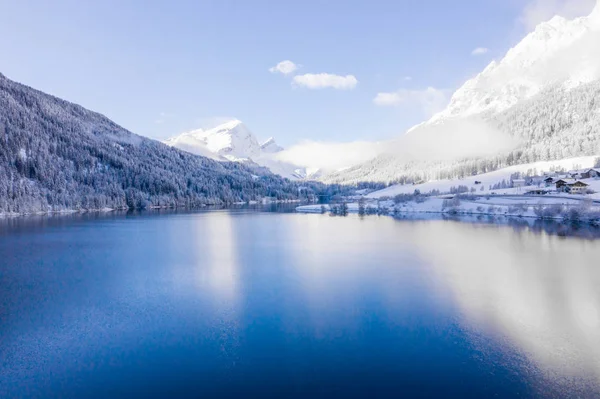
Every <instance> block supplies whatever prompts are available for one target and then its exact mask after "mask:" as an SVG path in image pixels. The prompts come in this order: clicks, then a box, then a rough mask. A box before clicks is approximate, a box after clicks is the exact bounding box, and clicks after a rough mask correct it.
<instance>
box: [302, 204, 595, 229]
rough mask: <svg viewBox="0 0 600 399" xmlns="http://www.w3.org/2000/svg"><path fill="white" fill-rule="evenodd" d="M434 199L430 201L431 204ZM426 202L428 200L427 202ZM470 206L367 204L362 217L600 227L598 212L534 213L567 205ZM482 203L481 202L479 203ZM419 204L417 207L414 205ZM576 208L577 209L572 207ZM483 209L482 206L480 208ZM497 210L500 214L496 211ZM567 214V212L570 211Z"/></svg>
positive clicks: (306, 208) (312, 209)
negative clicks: (427, 217) (515, 209)
mask: <svg viewBox="0 0 600 399" xmlns="http://www.w3.org/2000/svg"><path fill="white" fill-rule="evenodd" d="M431 200H433V198H432V199H430V201H431ZM426 202H427V201H426ZM467 204H468V205H470V207H468V208H467V209H461V208H452V209H448V210H446V209H442V208H441V207H440V208H438V209H431V208H430V209H419V207H418V205H421V204H416V203H414V204H403V206H398V205H395V204H389V203H384V204H383V206H380V207H373V206H369V205H366V206H365V209H364V211H363V213H362V216H391V217H396V218H397V217H410V216H419V215H431V216H438V217H439V218H440V219H444V218H458V219H460V218H482V217H485V218H488V219H496V218H507V219H508V218H510V219H514V220H519V219H520V220H534V221H535V220H539V221H555V222H577V223H583V224H587V225H590V226H600V215H599V214H598V213H595V214H592V213H590V214H586V213H585V212H583V210H581V209H578V211H579V212H580V213H575V214H573V215H570V216H569V215H565V214H564V213H561V214H558V213H557V214H554V215H551V214H547V215H538V214H535V210H534V209H533V208H535V207H541V208H540V212H545V211H547V212H550V211H551V210H554V211H553V212H558V210H559V209H560V211H561V212H564V211H565V209H569V205H565V204H546V205H545V206H544V205H539V204H538V205H531V204H518V205H520V206H521V207H522V208H519V211H520V212H509V208H510V206H502V205H490V208H493V209H494V210H495V211H494V212H489V211H485V210H478V209H477V208H475V209H474V208H473V204H475V205H476V204H478V203H467ZM479 204H481V203H479ZM415 205H417V206H415ZM347 206H348V214H356V215H361V213H360V212H359V209H358V203H348V204H347ZM571 207H572V208H575V206H571ZM478 208H481V205H479V206H478ZM496 211H497V212H496ZM296 212H297V213H304V214H326V213H329V214H331V215H332V216H343V215H336V214H334V213H332V209H331V207H330V206H329V205H326V204H324V205H303V206H299V207H296ZM567 212H568V211H567Z"/></svg>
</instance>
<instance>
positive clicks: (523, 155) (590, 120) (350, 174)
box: [324, 82, 600, 184]
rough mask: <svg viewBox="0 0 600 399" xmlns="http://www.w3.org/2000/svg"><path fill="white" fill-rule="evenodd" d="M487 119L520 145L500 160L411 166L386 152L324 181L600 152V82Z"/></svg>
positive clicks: (547, 93)
mask: <svg viewBox="0 0 600 399" xmlns="http://www.w3.org/2000/svg"><path fill="white" fill-rule="evenodd" d="M483 118H484V119H485V120H486V123H487V124H488V125H489V126H492V127H494V128H495V129H497V130H498V131H502V132H508V133H510V135H511V136H512V137H514V138H515V139H516V140H518V141H519V142H520V145H518V147H517V148H515V149H514V150H513V151H509V152H505V153H502V154H498V155H495V156H487V157H473V158H462V159H456V160H452V161H448V160H444V161H435V160H422V161H410V162H407V161H406V160H405V159H404V158H403V157H397V156H395V155H394V154H384V155H381V156H379V157H377V158H375V159H373V160H371V161H369V162H366V163H364V164H362V165H358V166H356V167H354V168H350V169H348V170H345V171H343V172H340V173H337V174H332V175H329V176H326V177H325V178H324V181H326V182H330V183H344V184H350V183H357V182H362V181H378V182H386V183H391V182H413V181H422V180H424V181H427V180H438V179H449V178H453V177H464V176H468V175H472V174H474V173H486V172H490V171H493V170H496V169H498V168H503V167H507V166H511V165H517V164H523V163H530V162H536V161H544V160H557V159H565V158H570V157H576V156H586V155H589V156H591V155H599V154H600V82H593V83H588V84H585V85H581V86H579V87H577V88H575V89H566V88H564V87H549V88H546V89H545V90H543V91H542V92H540V93H539V94H538V95H536V96H534V97H533V98H530V99H527V100H524V101H522V102H520V103H519V104H517V105H515V106H513V107H511V108H509V109H507V110H505V111H503V112H500V113H492V112H488V113H486V114H484V115H483ZM441 123H443V122H441ZM410 134H419V132H418V131H414V132H411V133H410Z"/></svg>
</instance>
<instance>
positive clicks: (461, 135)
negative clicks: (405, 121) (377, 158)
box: [386, 118, 519, 162]
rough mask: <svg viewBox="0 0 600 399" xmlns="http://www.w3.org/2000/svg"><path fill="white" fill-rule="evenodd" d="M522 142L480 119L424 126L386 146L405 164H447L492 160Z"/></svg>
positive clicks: (464, 119) (463, 119) (458, 120)
mask: <svg viewBox="0 0 600 399" xmlns="http://www.w3.org/2000/svg"><path fill="white" fill-rule="evenodd" d="M518 144H519V142H518V141H517V140H515V139H514V138H512V137H511V136H509V135H508V134H506V133H504V132H502V131H500V130H499V129H497V128H495V127H494V126H492V125H491V124H489V123H488V122H486V121H484V120H481V119H478V118H461V119H456V120H449V121H445V122H442V123H437V124H433V125H431V124H426V125H420V126H417V127H416V128H414V129H413V130H411V131H410V132H409V133H407V134H404V135H403V136H401V137H399V138H398V139H396V140H392V141H391V142H389V143H388V144H387V145H386V152H387V153H390V154H394V155H395V156H396V157H397V158H398V159H400V160H402V161H404V162H412V161H423V160H427V161H446V160H454V159H463V158H470V157H479V156H491V155H495V154H498V153H503V152H506V151H510V150H512V149H514V148H515V147H516V146H517V145H518Z"/></svg>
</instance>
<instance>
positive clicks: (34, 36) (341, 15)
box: [0, 0, 595, 146]
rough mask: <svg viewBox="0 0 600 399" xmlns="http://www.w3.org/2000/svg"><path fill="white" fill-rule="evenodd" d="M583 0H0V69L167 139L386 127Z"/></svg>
mask: <svg viewBox="0 0 600 399" xmlns="http://www.w3.org/2000/svg"><path fill="white" fill-rule="evenodd" d="M594 2H595V0H461V1H447V0H403V1H401V0H398V1H390V0H368V1H367V0H364V1H358V0H345V1H342V0H331V1H322V0H321V1H316V0H304V1H302V2H297V1H274V0H252V1H246V0H210V1H209V0H205V1H202V0H171V1H154V0H145V1H144V0H103V1H96V2H92V1H79V0H55V1H53V2H48V1H41V0H37V1H33V0H19V1H14V0H0V10H2V12H1V13H0V72H1V73H3V74H4V75H6V76H7V77H9V78H11V79H13V80H16V81H19V82H21V83H24V84H27V85H29V86H32V87H35V88H37V89H40V90H42V91H45V92H48V93H50V94H53V95H56V96H58V97H61V98H64V99H66V100H69V101H72V102H75V103H78V104H81V105H83V106H84V107H86V108H89V109H92V110H94V111H97V112H100V113H102V114H104V115H106V116H108V117H109V118H111V119H112V120H114V121H115V122H117V123H119V124H120V125H122V126H124V127H125V128H127V129H129V130H131V131H133V132H134V133H137V134H141V135H144V136H148V137H151V138H155V139H166V138H168V137H171V136H174V135H177V134H179V133H181V132H183V131H187V130H192V129H197V128H203V127H204V128H208V127H212V126H214V125H216V124H218V123H219V122H223V121H226V120H228V119H232V118H237V119H240V120H242V121H243V122H244V123H245V124H246V125H247V126H248V127H249V128H250V129H251V130H252V131H253V132H254V133H255V134H256V135H257V136H258V137H259V138H260V139H266V138H268V137H271V136H273V137H275V138H276V140H277V142H278V143H279V144H282V145H284V146H290V145H293V144H295V143H298V142H302V141H313V142H355V141H361V140H368V141H377V140H384V139H388V138H391V137H395V136H397V135H399V134H402V133H403V132H405V131H406V130H407V129H408V128H410V127H411V126H413V125H414V124H416V123H419V122H422V121H423V120H425V119H427V118H428V117H430V116H431V115H432V114H433V113H435V112H437V111H440V110H441V109H442V108H443V107H444V106H445V105H446V104H447V102H448V100H449V97H450V95H451V93H452V92H453V91H454V90H456V89H457V88H458V87H459V86H460V85H461V84H462V83H463V82H464V81H465V80H467V79H468V78H471V77H473V76H474V75H475V74H477V73H478V72H479V71H481V70H482V69H483V68H484V67H485V66H486V65H487V64H489V62H490V61H492V60H493V59H499V58H501V57H502V56H503V55H504V54H505V53H506V51H507V50H508V49H509V48H510V47H512V46H514V45H515V44H516V43H518V42H519V41H520V39H521V38H522V37H523V36H524V35H525V34H526V33H527V32H529V31H530V30H531V29H533V27H534V26H535V25H536V24H537V23H539V22H541V21H543V20H547V19H549V18H550V17H552V16H553V15H555V14H560V15H563V16H566V17H573V16H577V15H584V14H586V13H588V12H589V11H590V9H591V8H592V6H593V3H594Z"/></svg>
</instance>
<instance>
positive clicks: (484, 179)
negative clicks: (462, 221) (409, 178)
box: [367, 156, 600, 199]
mask: <svg viewBox="0 0 600 399" xmlns="http://www.w3.org/2000/svg"><path fill="white" fill-rule="evenodd" d="M597 158H598V157H597V156H590V157H578V158H569V159H562V160H560V161H544V162H534V163H528V164H523V165H515V166H510V167H508V168H504V169H499V170H496V171H493V172H489V173H483V174H480V175H476V176H471V177H469V178H464V179H453V180H436V181H429V182H427V183H423V184H418V185H412V184H404V185H402V184H397V185H393V186H390V187H388V188H385V189H383V190H379V191H375V192H373V193H371V194H369V195H368V196H367V197H368V198H373V199H378V198H384V197H394V196H396V195H398V194H412V193H413V192H414V191H415V189H418V190H419V191H421V192H422V193H428V192H431V191H434V190H437V191H439V192H442V193H443V192H450V189H451V188H452V187H456V186H466V187H467V188H468V189H475V190H476V191H477V193H478V194H487V193H490V192H492V191H493V192H496V193H498V194H518V193H523V192H525V191H526V189H534V188H537V187H521V188H511V189H503V190H497V189H493V188H492V189H491V190H490V186H492V187H493V186H494V185H495V184H498V183H499V182H501V181H503V180H506V181H510V179H511V176H512V175H514V174H515V173H521V174H527V173H528V172H531V174H542V173H544V172H551V171H554V170H559V169H562V170H572V169H585V168H591V167H593V166H594V163H595V161H596V159H597ZM476 182H477V183H476ZM599 189H600V186H599ZM596 191H600V190H596ZM599 198H600V197H599Z"/></svg>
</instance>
